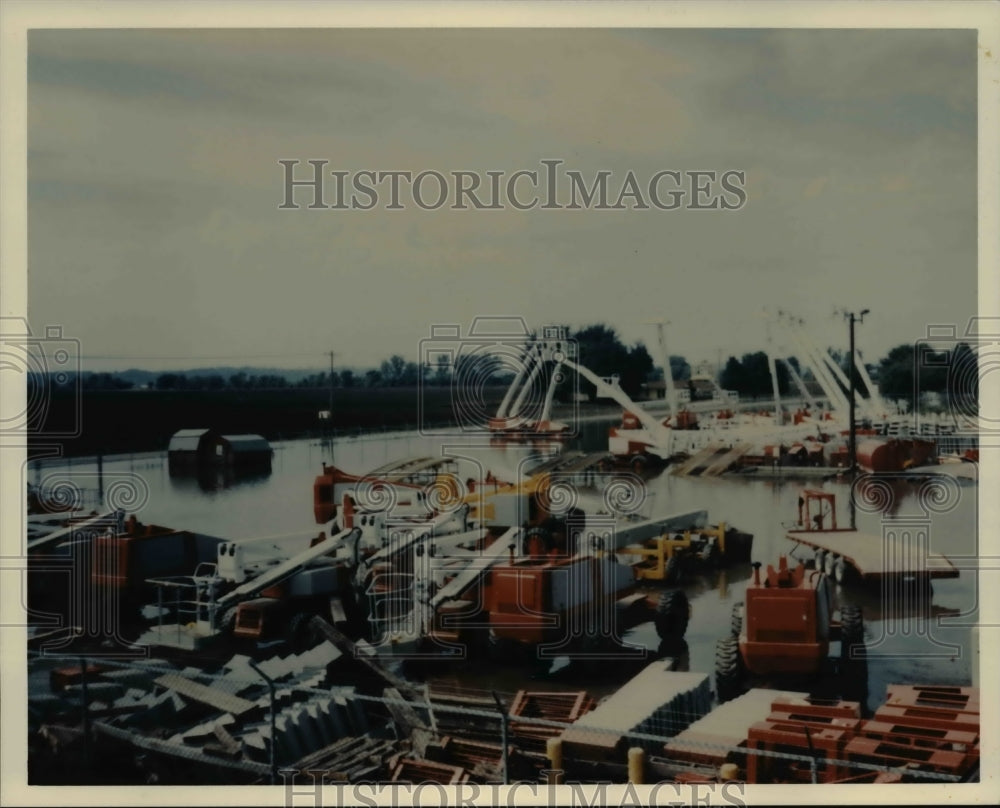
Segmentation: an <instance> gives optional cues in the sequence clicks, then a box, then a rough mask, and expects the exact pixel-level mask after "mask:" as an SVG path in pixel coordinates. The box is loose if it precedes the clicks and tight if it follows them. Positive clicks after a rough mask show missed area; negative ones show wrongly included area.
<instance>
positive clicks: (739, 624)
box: [729, 601, 743, 637]
mask: <svg viewBox="0 0 1000 808" xmlns="http://www.w3.org/2000/svg"><path fill="white" fill-rule="evenodd" d="M729 626H730V628H731V629H732V632H733V636H734V637H739V636H740V632H741V631H743V601H738V602H736V603H734V604H733V611H732V615H731V616H730V618H729Z"/></svg>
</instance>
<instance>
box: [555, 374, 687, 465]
mask: <svg viewBox="0 0 1000 808" xmlns="http://www.w3.org/2000/svg"><path fill="white" fill-rule="evenodd" d="M563 363H564V364H565V365H566V366H567V367H569V368H572V369H573V370H575V371H576V372H577V373H579V374H580V375H581V376H583V377H584V378H585V379H586V380H587V381H589V382H590V383H591V384H593V385H594V386H595V387H596V388H597V389H598V391H600V392H601V393H603V394H604V395H606V396H607V397H608V398H611V399H614V400H615V401H617V402H618V403H619V404H621V405H622V407H623V408H624V409H626V410H628V411H629V412H631V413H633V414H634V415H635V416H636V418H638V419H639V421H640V422H641V423H642V425H643V426H644V427H646V429H648V430H649V432H650V434H652V435H654V436H656V438H657V443H658V444H660V445H662V446H664V447H668V448H669V447H670V444H671V440H672V438H673V433H672V432H671V431H670V430H669V429H667V428H666V427H665V426H663V424H661V423H660V422H659V421H657V420H656V419H655V418H654V417H653V416H652V415H650V414H649V413H648V412H646V411H645V410H644V409H643V408H642V407H640V406H639V405H638V404H636V403H635V402H634V401H633V400H632V399H630V398H629V397H628V396H627V395H625V391H624V390H622V389H621V388H620V387H615V386H613V385H610V384H608V383H607V382H605V381H604V380H603V379H602V378H601V377H600V376H598V375H597V374H595V373H592V372H591V371H589V370H588V369H587V368H585V367H583V365H578V364H576V362H571V361H570V360H569V359H564V360H563Z"/></svg>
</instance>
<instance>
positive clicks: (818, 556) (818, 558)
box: [813, 550, 826, 572]
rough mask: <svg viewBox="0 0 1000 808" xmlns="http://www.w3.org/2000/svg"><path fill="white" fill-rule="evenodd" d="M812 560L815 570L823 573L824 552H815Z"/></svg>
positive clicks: (824, 567)
mask: <svg viewBox="0 0 1000 808" xmlns="http://www.w3.org/2000/svg"><path fill="white" fill-rule="evenodd" d="M813 559H814V560H815V565H814V566H815V569H818V570H819V571H820V572H823V570H824V569H826V550H817V551H816V553H815V554H814V555H813Z"/></svg>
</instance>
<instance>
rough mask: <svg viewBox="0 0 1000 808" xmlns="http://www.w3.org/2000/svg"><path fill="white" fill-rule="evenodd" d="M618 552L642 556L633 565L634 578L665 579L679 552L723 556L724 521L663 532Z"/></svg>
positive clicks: (707, 557) (672, 571)
mask: <svg viewBox="0 0 1000 808" xmlns="http://www.w3.org/2000/svg"><path fill="white" fill-rule="evenodd" d="M618 552H619V554H625V555H633V556H640V557H641V558H642V559H643V560H642V561H640V562H639V563H638V564H636V565H635V566H634V567H633V570H634V571H635V577H636V578H637V579H639V580H646V581H668V580H670V579H671V578H672V577H673V576H674V574H675V572H676V570H677V565H678V562H679V561H680V559H681V557H682V556H688V557H689V556H696V557H698V558H699V559H700V560H702V561H711V560H712V559H713V558H723V557H724V556H725V554H726V523H725V522H721V523H720V524H719V525H718V526H717V527H706V528H701V529H700V530H685V531H684V532H683V533H675V534H673V535H671V534H669V533H665V534H663V535H662V536H659V537H658V538H655V539H650V540H649V541H647V542H646V543H645V544H643V545H635V544H633V545H630V546H628V547H623V548H622V549H621V550H619V551H618Z"/></svg>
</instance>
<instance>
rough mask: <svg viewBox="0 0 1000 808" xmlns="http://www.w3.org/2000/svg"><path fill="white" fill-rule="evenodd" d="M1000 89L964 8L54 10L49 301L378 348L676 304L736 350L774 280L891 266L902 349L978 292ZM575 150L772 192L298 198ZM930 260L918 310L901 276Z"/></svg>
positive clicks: (882, 308) (49, 92)
mask: <svg viewBox="0 0 1000 808" xmlns="http://www.w3.org/2000/svg"><path fill="white" fill-rule="evenodd" d="M975 99H976V70H975V37H974V33H970V32H964V31H796V30H781V31H765V30H754V31H750V30H747V31H729V30H719V31H703V30H681V29H674V30H634V31H633V30H595V29H579V30H555V29H537V30H530V31H528V30H485V29H483V30H478V29H477V30H431V29H427V30H407V31H394V30H391V29H372V30H364V31H350V30H315V31H297V30H280V31H251V30H244V31H240V30H231V31H211V30H201V31H196V30H189V31H148V30H147V31H141V30H132V31H124V30H122V31H99V30H91V31H86V30H78V31H54V30H52V31H36V32H32V33H31V35H30V39H29V97H28V101H29V121H28V123H29V239H30V242H29V266H30V271H29V295H30V298H29V303H30V306H31V312H32V318H33V319H34V318H38V319H39V321H44V322H60V323H63V324H64V325H65V327H66V330H67V333H70V332H73V335H75V336H80V337H81V338H83V339H84V340H85V343H86V344H87V345H92V346H94V350H93V352H94V353H99V354H114V353H121V352H123V351H122V344H123V336H122V335H123V334H124V333H128V334H129V337H128V341H129V343H130V347H131V350H130V351H129V353H135V352H142V351H147V352H149V353H151V354H152V353H155V354H178V353H183V352H184V351H190V352H191V353H192V354H198V353H203V354H227V355H230V354H239V353H241V352H246V353H248V354H260V353H267V354H269V355H272V354H274V353H281V352H282V351H287V352H288V354H289V355H292V354H295V355H296V356H301V355H302V354H303V353H308V352H309V351H311V350H315V351H316V354H317V362H319V361H321V359H322V352H323V351H325V350H329V349H330V347H331V346H333V347H334V348H338V346H341V347H342V349H343V351H344V353H345V361H348V362H350V361H355V362H357V363H358V364H364V363H373V362H377V361H378V360H379V359H380V358H381V357H384V356H386V355H388V354H390V353H393V352H400V353H407V352H413V351H415V350H416V346H417V344H418V343H419V340H420V339H422V338H424V337H426V336H427V334H428V333H429V325H430V324H431V323H434V322H468V321H469V320H470V319H471V318H472V317H473V316H475V315H477V314H483V313H497V312H500V313H502V314H515V315H516V314H520V315H523V316H525V317H526V318H528V319H529V321H531V322H533V323H534V324H536V325H538V324H541V323H543V322H545V321H548V320H555V321H560V322H574V323H578V324H585V323H588V322H595V321H606V322H609V323H611V324H612V325H615V326H617V327H618V328H619V331H620V333H622V335H623V336H624V337H625V338H626V339H629V340H637V339H644V340H646V341H647V342H648V341H650V340H651V339H652V338H653V336H654V335H652V334H649V333H647V331H649V328H648V327H646V326H643V325H642V322H644V321H645V320H649V319H662V318H663V317H664V316H667V317H668V318H669V319H671V320H673V321H674V322H675V325H674V326H673V327H672V331H673V330H676V332H677V333H676V334H673V335H672V336H671V341H672V343H673V344H674V345H676V348H677V350H678V351H680V352H684V353H688V354H690V355H691V356H690V358H691V359H692V360H698V359H701V358H712V359H713V361H714V358H715V352H716V351H717V350H723V351H727V352H728V351H742V350H743V349H744V348H745V347H746V346H747V345H748V344H749V343H752V342H753V340H754V339H762V335H761V334H759V333H758V332H759V331H760V329H759V322H758V321H757V320H755V319H751V318H750V317H749V315H748V311H749V310H750V309H754V310H756V309H758V308H759V307H760V305H761V303H762V302H768V303H773V304H775V305H781V304H782V301H787V302H788V304H789V305H794V306H795V307H797V308H798V309H799V310H800V311H801V312H802V314H803V315H804V316H810V317H812V318H813V319H814V320H817V322H818V321H819V320H824V321H825V319H829V317H830V309H831V308H832V307H833V306H834V305H835V304H843V303H851V302H852V301H850V300H847V301H845V300H843V298H844V297H845V296H848V297H859V296H863V297H864V298H865V301H866V305H867V306H869V307H870V308H872V310H873V322H872V325H871V327H870V328H869V327H868V325H867V324H866V329H867V330H866V339H869V340H872V342H871V343H870V344H869V345H868V346H867V347H868V352H869V354H872V353H875V354H877V353H879V352H880V351H882V350H884V349H886V348H887V347H890V346H891V345H892V344H896V343H898V342H901V341H905V340H908V339H911V338H912V337H913V336H914V335H916V336H919V333H920V332H921V331H922V330H923V328H924V321H927V320H947V319H950V318H951V319H953V318H959V317H962V316H968V314H971V313H972V312H973V311H974V309H975V277H976V275H975V272H976V238H975V224H976V220H975V213H976V179H977V178H976V140H975V136H976V120H975V115H976V107H975ZM548 157H554V158H559V159H562V160H564V161H565V164H564V168H569V169H577V170H581V171H582V172H583V173H584V174H585V175H587V176H593V174H594V172H596V171H598V170H601V169H607V170H610V171H612V172H614V175H613V176H614V177H615V178H616V180H615V181H616V182H618V183H620V181H621V178H622V177H623V176H624V174H625V172H627V171H633V172H635V174H636V175H637V176H638V177H640V178H644V177H649V176H651V175H652V174H653V173H654V172H655V171H658V170H663V169H679V170H692V169H708V170H717V171H724V170H726V169H739V170H744V171H746V177H747V180H746V188H747V193H748V202H747V205H746V206H745V207H744V208H743V209H742V210H740V211H738V212H731V213H719V212H705V211H673V212H663V211H645V212H642V211H638V212H627V211H626V212H622V211H618V212H599V211H573V212H570V211H566V212H557V211H532V212H523V213H522V212H518V211H514V210H506V211H482V212H476V211H450V210H441V211H436V212H428V211H421V210H413V209H410V210H406V211H384V210H375V211H370V212H360V211H355V212H345V211H306V210H299V211H279V210H278V209H277V206H278V204H279V203H280V202H281V198H282V192H283V188H282V170H281V168H280V166H279V165H278V162H277V161H278V160H279V159H299V160H307V159H311V158H318V159H327V160H329V161H330V162H331V168H333V167H336V168H343V169H346V170H359V169H365V168H367V169H374V170H397V169H398V170H410V171H414V172H417V171H421V170H425V169H435V170H438V171H443V172H448V171H452V170H475V171H478V172H480V173H481V174H483V173H485V171H487V170H506V171H508V172H511V171H514V170H517V169H523V168H529V169H530V168H539V160H541V159H543V158H548ZM616 187H617V186H616ZM887 195H891V205H890V204H889V203H888V201H887ZM803 199H808V200H809V204H808V205H804V204H802V200H803ZM944 266H946V267H948V268H949V272H948V273H942V272H940V268H941V267H944ZM915 276H918V277H919V281H920V283H919V286H920V288H921V289H922V295H923V298H922V300H921V301H917V302H914V303H913V304H912V306H911V309H910V310H909V311H908V312H907V317H902V316H900V315H899V314H898V311H899V306H898V305H897V302H896V300H895V292H894V291H893V290H896V289H899V288H910V287H912V286H913V283H914V278H915ZM96 310H101V311H104V310H108V311H111V312H113V313H114V318H124V320H119V323H121V322H124V323H127V324H128V325H130V326H132V325H134V326H135V327H134V328H130V329H128V330H127V331H126V330H124V329H122V328H121V327H118V326H111V325H108V324H107V321H105V320H102V318H97V317H95V316H94V311H96ZM875 312H879V318H881V319H879V318H876V317H875ZM114 318H112V319H111V322H114V321H115V320H114ZM907 318H909V319H907ZM707 320H711V322H713V323H715V324H721V325H720V326H719V327H711V328H707V327H706V325H705V324H706V321H707ZM754 334H757V337H754V336H753V335H754ZM672 350H673V349H672ZM347 353H351V354H353V357H354V358H353V359H348V358H347V356H346V354H347ZM290 361H291V360H290ZM295 361H296V362H301V360H300V359H296V360H295Z"/></svg>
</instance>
